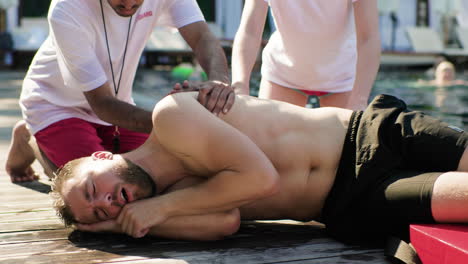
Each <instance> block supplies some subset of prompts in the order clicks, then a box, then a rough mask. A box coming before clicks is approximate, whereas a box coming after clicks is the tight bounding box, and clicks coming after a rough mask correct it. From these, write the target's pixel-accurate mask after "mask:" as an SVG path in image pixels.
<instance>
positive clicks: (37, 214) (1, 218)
mask: <svg viewBox="0 0 468 264" xmlns="http://www.w3.org/2000/svg"><path fill="white" fill-rule="evenodd" d="M48 219H57V215H56V213H55V211H54V210H53V209H49V210H37V211H20V212H14V213H1V214H0V224H1V223H12V222H22V221H25V222H29V221H38V220H48Z"/></svg>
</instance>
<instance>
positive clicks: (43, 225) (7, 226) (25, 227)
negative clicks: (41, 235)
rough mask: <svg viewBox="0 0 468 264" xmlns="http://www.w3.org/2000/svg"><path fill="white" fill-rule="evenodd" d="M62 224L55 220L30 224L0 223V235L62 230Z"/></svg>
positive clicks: (31, 222)
mask: <svg viewBox="0 0 468 264" xmlns="http://www.w3.org/2000/svg"><path fill="white" fill-rule="evenodd" d="M63 227H64V226H63V223H62V222H61V221H60V220H59V219H57V218H55V219H47V220H37V221H30V222H24V221H23V222H16V223H0V233H6V232H19V231H31V230H50V229H60V228H63Z"/></svg>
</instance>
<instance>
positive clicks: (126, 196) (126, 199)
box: [120, 188, 129, 204]
mask: <svg viewBox="0 0 468 264" xmlns="http://www.w3.org/2000/svg"><path fill="white" fill-rule="evenodd" d="M120 197H122V199H123V200H124V204H126V203H128V202H129V199H128V193H127V191H126V190H125V188H122V191H121V192H120Z"/></svg>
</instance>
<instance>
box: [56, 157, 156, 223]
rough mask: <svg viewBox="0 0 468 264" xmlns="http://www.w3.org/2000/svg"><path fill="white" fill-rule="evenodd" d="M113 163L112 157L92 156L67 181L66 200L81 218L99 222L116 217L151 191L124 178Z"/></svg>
mask: <svg viewBox="0 0 468 264" xmlns="http://www.w3.org/2000/svg"><path fill="white" fill-rule="evenodd" d="M116 158H119V157H117V156H116ZM113 166H115V162H113V161H112V160H92V158H89V162H86V163H84V165H80V166H79V167H78V168H76V176H75V177H73V178H72V179H70V180H68V181H67V182H65V183H64V186H63V194H64V197H65V200H66V202H67V203H68V204H69V205H70V208H71V210H72V213H73V215H74V216H75V219H76V220H77V221H78V222H80V223H96V222H99V221H104V220H108V219H113V218H116V217H117V216H118V214H119V212H120V211H121V209H122V207H123V206H124V205H125V204H127V203H129V202H132V201H134V200H136V199H141V198H143V197H146V196H148V195H149V193H148V192H146V191H144V190H141V188H139V187H138V186H136V185H134V184H129V183H126V182H125V181H124V180H123V179H121V178H120V177H119V176H118V175H117V174H116V173H115V170H114V169H112V167H113Z"/></svg>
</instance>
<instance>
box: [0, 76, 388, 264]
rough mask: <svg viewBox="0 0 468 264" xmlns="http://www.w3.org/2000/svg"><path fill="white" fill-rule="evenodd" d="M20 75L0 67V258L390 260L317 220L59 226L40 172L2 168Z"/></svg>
mask: <svg viewBox="0 0 468 264" xmlns="http://www.w3.org/2000/svg"><path fill="white" fill-rule="evenodd" d="M23 74H24V73H23ZM23 74H22V73H19V74H18V73H17V74H4V73H3V74H2V73H0V151H1V153H2V154H1V155H0V164H1V167H0V199H1V203H0V263H12V264H13V263H14V264H17V263H67V264H72V263H80V264H83V263H135V264H136V263H160V264H166V263H190V264H194V263H219V264H221V263H235V264H237V263H241V264H250V263H324V264H332V263H333V264H336V263H346V264H357V263H373V264H384V263H390V262H389V261H388V260H387V259H386V258H385V257H384V256H383V251H382V250H381V249H373V248H365V247H356V246H348V245H344V244H342V243H339V242H336V241H334V240H333V239H331V238H329V237H327V236H326V235H325V234H324V231H323V228H322V227H321V226H318V225H302V224H285V223H278V222H277V223H258V222H256V223H255V222H252V223H245V224H243V225H242V228H241V230H240V231H239V233H238V234H236V235H234V236H232V237H230V238H227V239H225V240H222V241H216V242H187V241H173V240H167V239H159V238H151V237H149V238H142V239H133V238H130V237H128V236H125V235H116V234H92V233H84V232H79V231H73V230H72V229H66V228H64V226H63V224H62V223H61V222H60V220H59V219H58V218H57V217H56V216H55V212H54V210H53V209H52V208H51V200H50V198H49V196H48V194H47V193H48V191H49V190H50V186H49V182H48V181H47V179H46V178H45V176H42V180H41V181H38V182H34V183H26V184H12V183H11V182H10V180H9V177H8V176H7V175H6V172H5V170H4V164H5V160H6V154H7V149H8V145H9V141H10V133H11V127H12V126H13V124H14V123H15V122H16V121H17V120H19V119H20V113H19V107H18V105H17V98H18V96H19V86H20V85H21V77H22V75H23ZM34 167H35V168H36V170H37V171H39V167H38V165H37V164H35V166H34Z"/></svg>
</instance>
